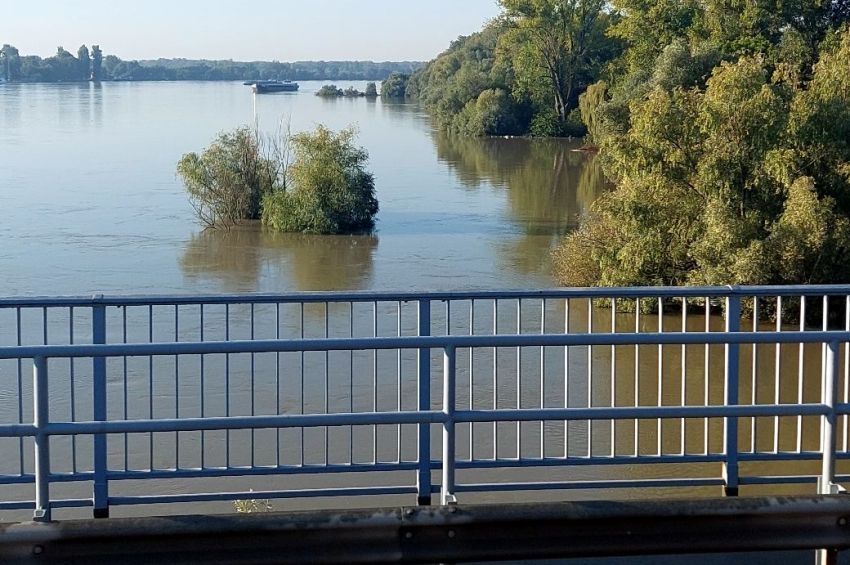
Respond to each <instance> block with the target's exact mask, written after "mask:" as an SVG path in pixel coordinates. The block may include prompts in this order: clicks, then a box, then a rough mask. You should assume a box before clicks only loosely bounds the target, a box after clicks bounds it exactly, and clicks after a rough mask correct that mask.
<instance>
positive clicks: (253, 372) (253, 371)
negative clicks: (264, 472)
mask: <svg viewBox="0 0 850 565" xmlns="http://www.w3.org/2000/svg"><path fill="white" fill-rule="evenodd" d="M255 309H256V308H255V305H254V303H253V302H252V303H251V341H254V337H255V328H254V326H255V324H254V322H255ZM256 397H257V393H256V354H254V353H251V401H250V403H251V416H256V415H257V410H256ZM256 433H257V430H253V429H252V430H251V443H250V446H249V448H250V450H251V467H254V466H255V465H256V454H255V453H254V452H255V449H254V447H255V442H256Z"/></svg>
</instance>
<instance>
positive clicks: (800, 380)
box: [797, 296, 806, 453]
mask: <svg viewBox="0 0 850 565" xmlns="http://www.w3.org/2000/svg"><path fill="white" fill-rule="evenodd" d="M800 331H801V332H803V331H806V297H805V296H801V297H800ZM805 355H806V346H805V344H803V343H801V344H800V349H799V357H798V364H797V404H802V403H803V386H804V385H805V383H804V376H805V369H806V365H805V362H806V361H805ZM802 451H803V417H802V416H797V453H802Z"/></svg>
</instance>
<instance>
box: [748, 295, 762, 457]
mask: <svg viewBox="0 0 850 565" xmlns="http://www.w3.org/2000/svg"><path fill="white" fill-rule="evenodd" d="M759 316H760V312H759V297H758V296H753V333H756V332H758V331H759ZM758 375H759V348H758V344H755V343H754V344H753V372H752V384H751V386H752V390H751V391H750V402H751V403H752V405H753V406H756V405H757V404H758ZM757 424H758V422H757V421H756V418H755V417H753V418H751V419H750V453H756V450H757V448H758V445H757V439H758V438H757V433H758V432H757V428H758V425H757Z"/></svg>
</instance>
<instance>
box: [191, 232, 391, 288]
mask: <svg viewBox="0 0 850 565" xmlns="http://www.w3.org/2000/svg"><path fill="white" fill-rule="evenodd" d="M377 246H378V238H377V237H374V236H371V235H353V236H326V235H308V234H300V233H299V234H281V233H274V232H270V231H268V230H265V229H263V228H262V227H261V226H259V225H256V224H252V225H244V226H238V227H235V228H232V229H230V230H206V231H203V232H201V233H199V234H197V235H193V236H192V238H191V239H190V240H189V241H188V242H187V243H186V247H185V249H184V251H183V255H182V257H181V258H180V268H181V270H182V271H183V274H184V275H185V276H187V277H189V278H198V279H212V280H214V281H216V282H217V283H218V284H219V285H220V286H221V287H222V288H223V289H224V290H227V291H231V292H252V291H256V290H260V286H261V285H260V281H261V280H271V281H276V283H275V284H276V287H275V288H273V289H267V290H276V291H284V290H303V291H309V290H350V289H363V288H368V286H369V283H370V280H371V276H372V261H373V254H374V252H375V250H376V249H377ZM278 285H279V286H278Z"/></svg>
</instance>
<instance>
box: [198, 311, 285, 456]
mask: <svg viewBox="0 0 850 565" xmlns="http://www.w3.org/2000/svg"><path fill="white" fill-rule="evenodd" d="M201 307H202V308H203V306H201ZM274 337H275V339H280V302H275V304H274ZM274 411H275V414H278V415H280V414H281V413H282V412H283V407H282V406H281V405H280V351H278V352H276V353H275V365H274ZM274 445H275V465H276V466H278V467H280V428H277V429H276V430H275V444H274Z"/></svg>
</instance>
